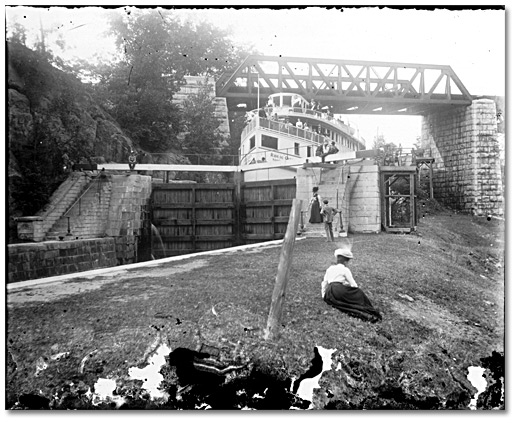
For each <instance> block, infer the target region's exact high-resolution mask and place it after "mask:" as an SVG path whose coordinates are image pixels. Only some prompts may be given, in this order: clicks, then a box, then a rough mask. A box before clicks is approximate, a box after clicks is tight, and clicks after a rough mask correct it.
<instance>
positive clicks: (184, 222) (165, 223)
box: [155, 218, 235, 227]
mask: <svg viewBox="0 0 520 425" xmlns="http://www.w3.org/2000/svg"><path fill="white" fill-rule="evenodd" d="M197 224H198V225H200V226H213V225H214V226H218V225H234V224H235V220H234V219H212V220H209V219H208V220H197ZM155 225H156V226H160V227H170V226H191V220H190V219H182V218H179V219H160V218H158V219H157V220H156V223H155Z"/></svg>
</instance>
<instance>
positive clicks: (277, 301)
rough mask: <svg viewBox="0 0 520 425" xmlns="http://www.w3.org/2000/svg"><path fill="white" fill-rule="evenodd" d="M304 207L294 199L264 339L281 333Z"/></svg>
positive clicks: (275, 336)
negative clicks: (295, 242)
mask: <svg viewBox="0 0 520 425" xmlns="http://www.w3.org/2000/svg"><path fill="white" fill-rule="evenodd" d="M301 208H302V201H301V200H298V199H293V202H292V207H291V215H290V216H289V223H288V224H287V230H286V232H285V237H284V239H283V244H282V252H281V254H280V261H279V263H278V272H277V274H276V283H275V285H274V290H273V296H272V298H271V309H270V310H269V317H268V319H267V327H266V329H265V335H264V339H267V340H269V339H271V340H272V339H276V338H278V337H279V335H280V319H281V317H282V307H283V301H284V299H285V289H286V287H287V282H288V280H289V272H290V270H291V263H292V253H293V249H294V239H295V235H296V231H297V230H298V217H299V216H300V211H301Z"/></svg>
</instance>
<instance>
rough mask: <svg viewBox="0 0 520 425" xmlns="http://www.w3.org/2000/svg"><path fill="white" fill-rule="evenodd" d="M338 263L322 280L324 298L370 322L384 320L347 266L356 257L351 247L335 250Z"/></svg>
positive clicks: (339, 308)
mask: <svg viewBox="0 0 520 425" xmlns="http://www.w3.org/2000/svg"><path fill="white" fill-rule="evenodd" d="M334 256H335V257H336V264H335V265H333V266H330V267H329V268H328V269H327V271H326V272H325V276H324V278H323V281H322V282H321V296H322V297H323V300H324V301H325V302H326V303H327V304H329V305H331V306H332V307H334V308H337V309H338V310H340V311H342V312H344V313H347V314H349V315H351V316H354V317H357V318H359V319H362V320H367V321H369V322H378V321H379V320H382V317H381V313H379V311H378V310H376V309H375V308H374V307H373V306H372V303H371V302H370V300H369V299H368V297H367V296H366V295H365V293H364V292H363V291H362V290H361V289H360V288H359V286H358V284H357V283H356V281H355V280H354V277H353V276H352V272H351V271H350V269H349V268H348V267H347V264H348V262H349V261H350V260H351V259H352V258H354V256H353V255H352V251H351V250H350V249H349V248H339V249H336V250H335V251H334Z"/></svg>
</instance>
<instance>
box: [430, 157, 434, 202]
mask: <svg viewBox="0 0 520 425" xmlns="http://www.w3.org/2000/svg"><path fill="white" fill-rule="evenodd" d="M429 165H430V199H433V164H432V162H431V161H430V164H429Z"/></svg>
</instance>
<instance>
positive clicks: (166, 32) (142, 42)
mask: <svg viewBox="0 0 520 425" xmlns="http://www.w3.org/2000/svg"><path fill="white" fill-rule="evenodd" d="M110 25H111V30H110V31H111V34H112V35H114V36H115V40H116V44H117V45H118V46H119V48H120V54H121V60H120V61H119V62H118V63H117V64H116V65H114V66H100V67H98V68H97V69H91V70H90V76H91V78H92V81H93V85H92V87H93V89H94V90H95V91H96V92H97V96H98V97H99V98H100V100H101V99H105V101H104V102H103V104H104V105H105V107H106V108H107V109H108V111H109V112H110V113H111V114H112V115H113V116H114V117H115V118H116V120H117V121H118V122H119V123H120V124H121V125H122V127H123V128H124V129H125V130H126V131H127V132H128V133H129V135H130V136H131V137H132V138H133V139H134V140H136V141H137V142H138V143H139V145H140V146H141V147H142V148H144V149H146V150H148V151H151V152H164V151H167V150H172V149H179V148H181V147H185V146H186V145H185V144H183V146H179V145H178V143H177V135H178V134H179V132H180V131H181V130H182V129H183V127H184V130H186V126H189V132H190V133H193V132H195V130H194V129H193V126H194V125H197V124H196V122H197V120H199V122H201V124H202V125H204V126H205V128H204V129H202V130H200V131H199V133H203V134H205V135H207V134H210V133H211V131H209V130H208V129H207V128H208V125H209V126H210V127H211V125H212V124H211V122H212V121H213V120H210V119H209V118H208V117H207V115H206V112H207V110H208V108H209V105H208V104H207V102H206V100H207V99H205V97H207V93H205V94H203V95H202V98H201V99H199V100H200V101H203V102H206V103H204V104H202V105H201V106H200V111H198V112H197V113H196V114H195V115H194V116H192V117H189V118H188V119H186V118H185V117H186V115H185V114H184V115H183V114H182V113H181V111H180V110H179V108H178V107H177V106H176V105H175V104H174V103H173V101H172V100H173V95H174V94H175V92H177V91H178V90H179V88H180V86H181V85H182V84H183V83H184V76H185V75H216V74H219V73H222V72H225V71H226V70H229V69H230V68H232V67H234V66H236V63H237V62H238V61H239V60H242V58H244V57H245V56H246V55H247V53H246V52H245V51H242V50H240V49H236V48H234V46H233V44H232V42H231V40H229V39H228V37H227V35H226V34H225V33H224V32H223V31H221V30H219V29H217V28H215V27H213V26H212V25H210V24H207V23H205V22H202V23H199V24H194V23H192V22H189V21H186V22H183V21H181V19H180V18H179V17H178V16H177V15H176V13H175V11H174V10H164V9H161V8H157V9H153V10H139V9H137V10H135V11H132V13H127V14H126V15H122V14H121V13H118V12H114V13H113V14H112V16H111V19H110ZM193 100H194V99H193ZM188 108H191V109H190V111H192V110H194V109H193V108H194V106H193V105H188ZM195 109H196V108H195ZM202 111H204V112H202ZM199 112H200V113H199ZM201 116H203V117H205V119H201V118H200V117H201ZM183 117H184V118H183ZM206 137H207V136H204V138H206ZM185 140H187V142H186V143H188V144H189V145H190V149H191V150H192V151H193V149H199V150H201V149H205V148H206V147H207V143H206V142H205V141H203V142H202V145H201V147H200V148H196V147H195V146H194V141H192V139H191V136H190V135H188V137H187V139H185ZM204 140H205V139H204Z"/></svg>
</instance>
